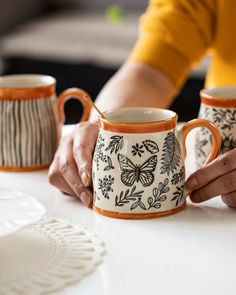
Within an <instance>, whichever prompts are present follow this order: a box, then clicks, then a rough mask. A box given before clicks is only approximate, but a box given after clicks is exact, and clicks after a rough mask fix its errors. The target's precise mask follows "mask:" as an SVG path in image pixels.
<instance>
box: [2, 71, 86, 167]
mask: <svg viewBox="0 0 236 295" xmlns="http://www.w3.org/2000/svg"><path fill="white" fill-rule="evenodd" d="M55 86H56V80H55V79H54V78H53V77H50V76H45V75H9V76H1V77H0V170H5V171H29V170H39V169H44V168H47V167H48V166H49V165H50V163H51V161H52V159H53V157H54V153H55V151H56V148H57V145H58V142H59V139H60V133H61V126H62V124H63V123H64V110H63V109H64V103H65V102H66V101H67V100H68V99H69V98H71V97H73V98H76V99H78V100H79V101H80V102H81V103H82V104H83V105H84V106H85V108H84V113H83V116H82V118H81V120H82V121H83V120H87V119H88V116H89V111H90V105H89V103H88V101H87V100H86V99H84V97H85V96H86V95H87V94H86V92H84V91H83V90H81V89H78V88H71V89H68V90H66V91H64V92H63V93H62V94H61V95H60V96H59V98H58V100H57V99H56V95H55Z"/></svg>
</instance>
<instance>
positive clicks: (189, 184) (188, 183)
mask: <svg viewBox="0 0 236 295" xmlns="http://www.w3.org/2000/svg"><path fill="white" fill-rule="evenodd" d="M197 186H198V182H197V179H196V178H194V177H193V178H189V179H188V180H187V181H186V187H187V188H188V189H190V190H193V189H194V188H196V187H197Z"/></svg>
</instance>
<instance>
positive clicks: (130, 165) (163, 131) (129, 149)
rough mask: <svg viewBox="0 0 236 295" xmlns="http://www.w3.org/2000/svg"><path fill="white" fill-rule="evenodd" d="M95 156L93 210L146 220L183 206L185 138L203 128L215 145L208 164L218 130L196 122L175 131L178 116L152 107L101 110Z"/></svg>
mask: <svg viewBox="0 0 236 295" xmlns="http://www.w3.org/2000/svg"><path fill="white" fill-rule="evenodd" d="M104 115H105V117H106V119H103V118H101V117H100V118H99V126H100V131H99V135H98V139H97V143H96V148H95V152H94V157H93V189H94V200H93V208H94V210H96V211H97V212H99V213H101V214H104V215H107V216H110V217H118V218H149V217H156V216H161V215H166V214H171V213H175V212H178V211H180V210H181V209H183V208H184V207H185V198H186V191H185V189H184V181H185V165H184V160H185V155H186V151H185V140H186V136H187V134H188V132H189V131H190V130H192V129H193V128H195V127H199V126H202V127H203V126H204V127H206V128H208V129H209V130H210V132H211V133H212V138H213V143H212V148H211V151H210V153H209V157H208V159H207V162H210V161H211V160H213V159H214V158H215V157H216V156H217V155H218V152H219V149H220V143H221V142H220V134H219V131H218V129H217V128H216V126H215V125H214V124H213V123H211V122H208V121H207V120H204V119H194V120H192V121H189V122H188V123H186V124H184V125H183V126H182V127H181V128H180V129H178V130H177V129H176V124H177V114H176V113H174V112H173V111H170V110H163V109H155V108H125V109H117V110H112V111H106V112H104Z"/></svg>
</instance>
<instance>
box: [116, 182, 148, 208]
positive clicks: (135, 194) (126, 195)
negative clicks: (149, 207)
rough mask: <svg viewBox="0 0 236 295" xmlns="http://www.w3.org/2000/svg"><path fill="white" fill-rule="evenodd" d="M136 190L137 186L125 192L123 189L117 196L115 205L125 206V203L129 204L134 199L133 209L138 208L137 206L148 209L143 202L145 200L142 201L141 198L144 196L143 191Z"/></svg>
mask: <svg viewBox="0 0 236 295" xmlns="http://www.w3.org/2000/svg"><path fill="white" fill-rule="evenodd" d="M135 190H136V186H133V187H132V189H131V190H130V189H127V190H126V191H125V192H124V191H121V193H120V195H119V196H118V195H116V198H115V206H120V207H122V206H124V205H125V204H128V203H130V202H132V201H134V203H133V204H132V206H131V208H130V209H131V210H133V209H135V208H137V207H141V208H142V209H143V210H146V207H145V205H144V204H143V202H141V198H142V194H143V191H135Z"/></svg>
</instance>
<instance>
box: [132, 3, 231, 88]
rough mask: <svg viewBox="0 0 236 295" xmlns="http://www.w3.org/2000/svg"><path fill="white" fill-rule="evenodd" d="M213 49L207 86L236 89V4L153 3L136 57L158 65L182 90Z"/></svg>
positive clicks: (146, 15) (148, 10)
mask: <svg viewBox="0 0 236 295" xmlns="http://www.w3.org/2000/svg"><path fill="white" fill-rule="evenodd" d="M208 49H210V50H211V54H212V63H211V65H210V68H209V70H208V73H207V77H206V86H216V85H232V84H235V85H236V0H152V1H151V2H150V4H149V7H148V9H147V11H146V13H145V14H144V15H143V16H142V18H141V31H140V36H139V39H138V41H137V43H136V46H135V48H134V50H133V52H132V54H131V57H130V58H131V60H136V61H144V62H146V63H149V64H152V65H153V66H155V67H157V68H158V69H160V70H161V71H163V72H164V73H166V74H167V75H168V76H169V77H170V78H171V80H172V81H173V82H174V84H175V85H176V86H177V87H180V86H181V85H182V84H183V82H184V80H185V79H186V77H187V75H188V72H189V70H190V68H191V67H192V65H193V63H196V62H198V61H199V60H200V59H201V58H202V56H203V55H204V54H205V53H206V51H207V50H208Z"/></svg>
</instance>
